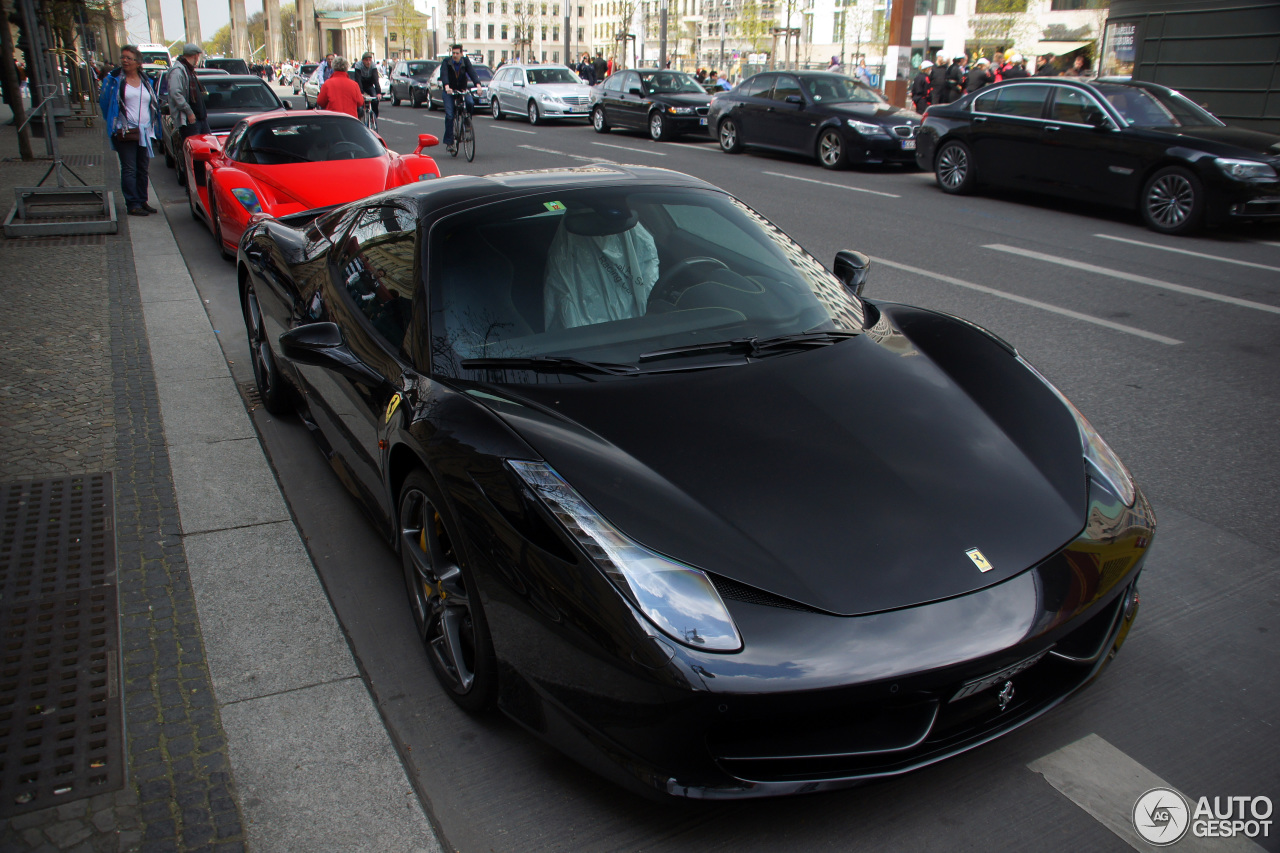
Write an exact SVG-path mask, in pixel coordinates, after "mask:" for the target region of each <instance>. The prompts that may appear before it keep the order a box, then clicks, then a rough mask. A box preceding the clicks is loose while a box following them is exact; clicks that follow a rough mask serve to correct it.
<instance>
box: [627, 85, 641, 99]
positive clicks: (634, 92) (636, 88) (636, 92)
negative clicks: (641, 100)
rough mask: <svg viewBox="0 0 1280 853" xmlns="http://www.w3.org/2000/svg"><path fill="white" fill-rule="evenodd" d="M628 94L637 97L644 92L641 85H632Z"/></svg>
mask: <svg viewBox="0 0 1280 853" xmlns="http://www.w3.org/2000/svg"><path fill="white" fill-rule="evenodd" d="M627 94H628V95H635V96H636V97H637V98H638V97H640V95H641V94H642V93H641V91H640V87H639V86H632V87H631V88H630V89H628V90H627Z"/></svg>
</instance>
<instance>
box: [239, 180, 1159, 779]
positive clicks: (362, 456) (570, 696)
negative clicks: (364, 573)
mask: <svg viewBox="0 0 1280 853" xmlns="http://www.w3.org/2000/svg"><path fill="white" fill-rule="evenodd" d="M238 264H239V267H240V269H241V274H240V276H239V288H240V298H241V305H242V306H243V307H244V317H245V325H246V329H247V332H248V337H249V346H250V352H251V353H252V354H253V359H254V375H255V378H256V380H257V383H258V390H259V393H260V395H261V397H262V399H263V401H264V403H265V404H266V405H268V406H270V407H272V410H273V411H279V412H285V411H288V410H289V409H291V408H297V409H298V410H300V411H301V412H303V413H304V414H305V417H306V419H307V423H308V424H310V425H312V426H313V428H314V430H315V431H316V433H317V434H318V436H319V438H320V440H321V441H322V443H323V447H324V451H325V455H326V457H327V458H328V459H329V460H330V462H331V464H332V465H333V466H334V467H335V468H336V469H337V470H338V471H339V472H340V479H341V480H342V482H343V483H344V484H346V486H347V487H348V488H350V489H351V490H352V491H353V492H354V493H355V494H356V496H357V499H358V500H359V501H361V502H362V503H363V504H364V507H365V508H366V510H367V512H368V515H369V517H370V518H371V519H374V520H375V524H376V526H377V529H378V530H379V531H380V532H381V533H382V535H384V536H385V537H386V539H387V541H388V542H389V543H390V544H391V545H392V546H393V547H394V548H395V549H396V550H397V551H398V553H399V555H400V557H401V561H402V566H403V572H404V580H405V589H406V592H407V598H408V604H409V607H408V608H407V610H408V611H409V613H408V614H406V617H407V616H409V615H411V616H412V618H413V620H414V625H415V627H416V629H417V632H418V636H419V638H420V640H421V642H422V645H423V652H424V654H425V655H426V657H427V659H428V661H429V662H430V665H431V667H432V668H433V669H434V671H435V674H436V676H437V678H438V679H439V681H440V683H441V685H442V686H443V692H444V693H445V694H446V695H448V696H449V697H450V698H452V699H453V700H454V701H455V702H457V703H458V704H459V705H460V706H461V707H463V708H464V709H467V710H469V711H479V710H483V709H486V708H489V707H492V706H493V705H495V704H496V705H497V706H498V707H499V708H501V709H502V710H503V711H505V712H506V713H507V714H508V715H510V716H511V717H512V718H514V719H515V720H517V721H519V723H520V725H521V726H522V727H524V728H526V729H527V730H529V731H530V732H533V733H535V734H538V735H540V736H542V737H544V738H546V739H547V740H548V741H549V742H550V743H551V744H553V745H554V746H556V747H558V748H559V749H561V750H564V751H565V752H566V753H568V754H569V755H571V756H574V757H575V758H577V759H578V760H580V761H582V762H583V763H584V764H585V765H587V766H588V767H590V768H592V769H594V770H596V771H597V772H600V773H603V774H606V775H607V776H609V777H610V778H612V779H614V780H616V781H618V782H620V783H622V784H624V785H628V786H630V787H631V788H633V789H637V790H642V791H647V792H649V793H650V794H655V795H670V796H675V797H693V798H702V799H708V800H713V799H725V798H744V797H759V796H768V795H778V794H793V793H802V792H809V791H818V790H822V789H828V788H838V787H842V786H847V785H851V784H855V783H857V782H859V781H862V780H867V779H876V778H881V777H885V776H891V775H895V774H901V773H906V772H909V771H911V770H913V769H915V768H918V767H922V766H924V765H927V764H930V763H933V762H936V761H940V760H942V759H945V758H946V757H948V756H951V755H955V754H957V753H960V752H963V751H965V750H968V749H972V748H975V747H977V746H979V745H981V744H983V743H986V742H987V741H989V740H991V739H993V738H995V737H998V736H1001V735H1003V734H1005V733H1007V732H1009V731H1011V730H1013V729H1016V728H1018V727H1019V726H1021V725H1023V724H1025V723H1027V722H1029V721H1031V720H1033V719H1035V718H1036V717H1038V716H1040V715H1041V714H1044V713H1045V712H1047V711H1049V710H1050V709H1052V708H1054V707H1055V706H1057V705H1058V704H1059V703H1060V702H1062V701H1063V700H1064V699H1065V698H1066V697H1068V696H1070V695H1071V694H1073V693H1075V692H1076V691H1078V690H1080V689H1081V688H1083V687H1084V686H1086V685H1088V684H1090V683H1091V682H1093V681H1094V680H1095V679H1096V678H1097V677H1098V676H1099V674H1100V673H1101V672H1102V671H1103V669H1104V668H1105V667H1106V666H1107V664H1108V663H1109V662H1110V660H1111V659H1112V657H1113V656H1114V654H1115V653H1116V651H1117V650H1118V649H1119V648H1120V646H1121V645H1122V644H1123V642H1124V640H1125V638H1126V636H1127V635H1128V633H1129V630H1130V627H1131V626H1132V625H1133V623H1134V619H1135V616H1136V614H1137V610H1138V583H1139V573H1140V572H1141V570H1142V568H1143V564H1144V560H1145V558H1146V555H1147V553H1148V549H1149V547H1150V545H1151V541H1152V537H1153V536H1154V528H1155V520H1154V517H1153V515H1152V513H1151V510H1150V507H1149V506H1148V504H1147V501H1146V499H1145V498H1144V497H1143V495H1142V493H1141V492H1140V491H1139V490H1138V489H1137V487H1136V486H1135V485H1134V484H1133V481H1132V479H1131V477H1130V475H1129V473H1128V471H1127V470H1126V469H1125V468H1124V466H1123V464H1122V463H1121V462H1120V460H1119V459H1118V458H1117V457H1116V455H1115V454H1114V453H1113V452H1112V451H1111V449H1110V448H1109V447H1108V446H1107V444H1106V443H1105V442H1104V441H1103V440H1102V439H1101V437H1099V436H1098V434H1097V432H1096V431H1094V429H1093V428H1092V427H1091V426H1090V425H1089V423H1088V421H1087V420H1085V418H1084V416H1083V415H1082V414H1081V413H1080V412H1079V411H1078V410H1077V409H1076V408H1075V407H1074V406H1072V405H1071V404H1070V403H1069V402H1068V401H1067V400H1066V398H1065V397H1063V396H1062V394H1061V393H1060V392H1058V391H1057V390H1056V389H1055V388H1054V387H1053V386H1052V385H1051V384H1050V383H1049V382H1048V381H1047V380H1046V379H1045V378H1044V377H1043V376H1041V375H1040V374H1039V373H1037V372H1036V371H1035V370H1034V369H1033V368H1032V367H1031V366H1030V365H1029V364H1028V363H1027V362H1026V361H1025V360H1024V359H1023V358H1021V357H1020V356H1019V355H1018V353H1017V351H1016V350H1015V349H1014V348H1013V347H1012V346H1011V345H1010V344H1008V343H1006V342H1005V341H1003V340H1001V339H999V338H997V337H996V336H994V335H993V334H991V333H990V332H987V331H985V330H983V329H981V328H979V327H978V326H976V325H973V324H971V323H968V322H966V321H963V320H960V319H957V318H955V317H952V316H950V315H948V314H944V313H941V312H938V311H932V310H928V309H925V308H915V307H910V306H907V305H902V304H899V303H895V302H890V301H884V302H882V301H879V300H876V299H871V298H866V297H864V296H861V295H860V293H861V292H862V288H863V286H864V284H865V279H866V275H867V271H868V264H869V260H868V258H867V257H866V256H865V255H861V254H859V253H857V252H850V251H845V252H841V253H839V254H837V255H836V258H835V262H834V270H835V274H833V273H832V272H828V271H827V270H826V269H825V268H824V267H823V265H822V264H821V263H820V262H819V261H818V260H817V259H816V258H814V257H813V256H812V255H810V254H808V253H807V252H806V251H805V250H804V249H803V248H802V247H801V246H799V245H798V244H796V243H795V242H793V241H792V240H791V239H789V238H788V237H787V236H786V235H785V234H784V233H783V232H782V231H781V230H779V229H778V228H777V227H775V226H773V225H772V224H770V223H769V222H768V220H766V219H765V218H764V217H763V216H761V215H760V214H758V213H756V212H754V211H752V210H751V209H750V208H749V207H747V205H745V204H744V203H743V202H741V201H739V200H737V199H735V198H733V197H732V196H730V195H728V194H727V193H725V192H722V191H720V190H718V189H716V188H715V187H712V186H711V185H709V184H706V183H704V182H702V181H700V180H697V179H695V178H692V177H689V176H686V175H681V174H679V173H676V172H671V171H668V170H665V169H652V168H643V167H638V166H607V165H600V164H593V165H590V166H584V167H581V168H576V169H572V168H565V169H558V170H541V171H536V172H510V173H505V174H500V175H490V176H488V177H484V178H481V177H455V178H449V179H445V180H441V181H428V182H426V183H420V184H414V185H412V186H406V187H403V188H401V189H398V190H395V191H392V192H388V193H382V194H379V195H377V196H374V197H372V198H368V199H364V200H361V201H358V202H355V203H352V204H349V205H345V206H342V207H339V208H337V209H335V210H333V211H329V212H325V213H323V215H320V216H319V217H317V216H316V215H315V214H314V213H308V214H305V215H299V216H296V217H286V218H284V219H270V218H268V219H263V220H261V221H257V222H255V223H254V224H252V225H250V227H249V229H248V231H246V233H245V235H244V238H243V239H242V240H241V242H240V247H239V252H238ZM924 532H927V535H924ZM388 618H390V616H388ZM1076 712H1077V713H1082V712H1083V713H1085V714H1088V713H1089V711H1088V709H1087V708H1083V709H1081V708H1077V709H1076Z"/></svg>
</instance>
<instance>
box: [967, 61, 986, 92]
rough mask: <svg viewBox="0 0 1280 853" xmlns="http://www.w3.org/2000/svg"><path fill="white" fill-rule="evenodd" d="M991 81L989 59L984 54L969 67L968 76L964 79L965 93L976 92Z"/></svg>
mask: <svg viewBox="0 0 1280 853" xmlns="http://www.w3.org/2000/svg"><path fill="white" fill-rule="evenodd" d="M990 83H991V60H990V59H987V58H986V57H985V56H984V57H983V58H982V59H979V60H978V61H977V62H975V63H974V64H973V67H972V68H970V69H969V76H968V78H967V79H966V80H965V87H964V90H965V93H966V94H967V93H969V92H976V91H978V90H979V89H981V88H982V87H983V86H987V85H990Z"/></svg>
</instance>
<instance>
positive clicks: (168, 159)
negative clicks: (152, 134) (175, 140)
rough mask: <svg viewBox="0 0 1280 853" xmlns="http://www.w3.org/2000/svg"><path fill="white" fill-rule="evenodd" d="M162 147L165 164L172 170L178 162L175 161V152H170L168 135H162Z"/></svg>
mask: <svg viewBox="0 0 1280 853" xmlns="http://www.w3.org/2000/svg"><path fill="white" fill-rule="evenodd" d="M160 147H161V148H163V149H164V164H165V165H166V166H168V167H169V168H170V169H172V168H173V167H174V164H175V163H177V162H178V161H177V160H175V159H174V157H173V152H171V151H170V150H169V136H168V134H163V133H162V134H160Z"/></svg>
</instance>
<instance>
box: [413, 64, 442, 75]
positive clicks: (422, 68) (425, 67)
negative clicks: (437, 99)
mask: <svg viewBox="0 0 1280 853" xmlns="http://www.w3.org/2000/svg"><path fill="white" fill-rule="evenodd" d="M435 67H436V63H434V62H410V63H409V73H410V74H411V75H413V76H414V77H418V76H421V75H423V74H430V73H431V72H432V71H434V70H435Z"/></svg>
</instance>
